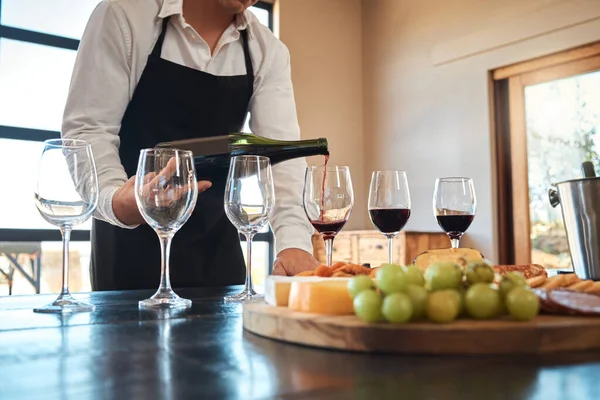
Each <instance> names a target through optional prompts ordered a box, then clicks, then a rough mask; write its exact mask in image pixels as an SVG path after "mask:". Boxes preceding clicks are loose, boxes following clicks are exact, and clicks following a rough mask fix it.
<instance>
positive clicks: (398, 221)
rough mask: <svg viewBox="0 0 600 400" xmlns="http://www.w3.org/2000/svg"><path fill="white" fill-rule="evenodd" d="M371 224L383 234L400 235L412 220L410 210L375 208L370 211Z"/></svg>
mask: <svg viewBox="0 0 600 400" xmlns="http://www.w3.org/2000/svg"><path fill="white" fill-rule="evenodd" d="M369 215H370V216H371V222H373V225H375V226H376V227H377V229H379V231H380V232H381V233H384V234H385V233H398V232H400V231H401V230H402V228H404V225H406V223H407V222H408V219H409V218H410V209H409V208H374V209H371V210H369Z"/></svg>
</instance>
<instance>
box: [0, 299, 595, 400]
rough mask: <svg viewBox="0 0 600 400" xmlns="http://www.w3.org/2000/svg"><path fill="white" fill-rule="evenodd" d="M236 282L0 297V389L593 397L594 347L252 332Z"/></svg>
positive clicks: (64, 393) (26, 392) (80, 394)
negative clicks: (512, 350) (465, 352)
mask: <svg viewBox="0 0 600 400" xmlns="http://www.w3.org/2000/svg"><path fill="white" fill-rule="evenodd" d="M238 290H239V287H232V288H206V289H178V292H180V293H181V295H182V296H185V297H187V298H192V299H193V300H194V304H193V307H192V308H191V309H190V310H184V311H180V312H174V313H173V312H171V313H169V312H162V313H159V312H154V311H139V310H138V309H137V301H138V300H139V299H142V298H145V297H147V296H148V295H150V294H151V292H152V291H132V292H104V293H92V294H86V295H79V296H78V297H79V298H81V299H84V300H89V301H91V302H93V303H94V304H96V306H97V311H96V312H93V313H86V314H74V315H70V316H55V315H43V314H34V313H33V312H32V311H31V309H32V307H34V306H36V305H39V304H43V303H44V302H46V300H47V298H46V297H48V296H12V297H1V298H0V376H1V377H2V379H1V380H2V382H3V383H2V391H1V392H0V393H1V395H0V398H8V399H13V398H14V399H21V398H22V399H32V398H61V397H63V398H65V397H77V398H90V397H91V398H111V399H119V398H167V399H181V398H188V397H190V398H219V399H222V398H244V399H246V398H249V399H253V398H274V397H279V396H281V397H284V398H286V397H293V398H310V399H319V398H327V399H330V398H333V399H337V398H340V399H363V398H364V399H376V398H377V399H382V398H400V397H402V398H407V399H419V398H425V399H471V398H472V399H496V398H497V399H563V398H564V399H569V400H577V399H594V398H596V395H597V393H599V392H600V383H599V380H598V379H597V376H598V374H599V373H600V351H596V352H585V353H564V354H555V355H543V356H511V357H506V356H502V357H487V356H486V357H425V356H416V355H414V356H394V355H381V354H380V355H375V354H361V353H346V352H339V351H328V350H322V349H314V348H308V347H302V346H296V345H290V344H286V343H282V342H277V341H273V340H270V339H266V338H262V337H258V336H255V335H253V334H251V333H248V332H245V331H243V329H242V319H241V305H239V304H225V303H224V302H223V301H222V297H223V295H225V294H229V293H235V292H236V291H238Z"/></svg>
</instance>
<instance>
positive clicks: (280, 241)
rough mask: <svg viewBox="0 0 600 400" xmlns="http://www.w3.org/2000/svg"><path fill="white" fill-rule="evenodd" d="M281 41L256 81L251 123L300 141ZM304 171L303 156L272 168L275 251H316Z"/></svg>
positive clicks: (275, 136)
mask: <svg viewBox="0 0 600 400" xmlns="http://www.w3.org/2000/svg"><path fill="white" fill-rule="evenodd" d="M279 43H280V45H279V46H277V48H276V49H275V51H274V53H273V57H272V59H271V65H270V66H269V68H268V70H267V72H266V73H265V75H264V76H263V78H262V79H261V80H260V81H257V82H256V85H255V92H254V95H253V97H252V100H251V103H250V116H251V118H250V122H249V126H250V129H251V130H252V132H254V133H255V134H257V135H260V136H264V137H268V138H273V139H280V140H300V127H299V125H298V117H297V113H296V104H295V100H294V91H293V86H292V80H291V69H290V54H289V51H288V49H287V47H286V46H285V45H284V44H283V43H281V42H279ZM305 170H306V161H305V160H304V159H303V158H302V159H294V160H289V161H285V162H283V163H280V164H277V165H275V166H274V167H273V178H274V186H275V199H276V203H275V212H274V215H273V218H272V219H271V227H272V228H273V231H274V233H275V249H276V253H279V252H281V251H282V250H285V249H289V248H298V249H302V250H305V251H307V252H309V253H311V254H312V252H313V247H312V241H311V237H312V234H313V232H314V229H313V227H312V225H311V224H310V222H309V221H308V219H307V217H306V214H305V212H304V208H303V204H302V195H303V186H304V173H305Z"/></svg>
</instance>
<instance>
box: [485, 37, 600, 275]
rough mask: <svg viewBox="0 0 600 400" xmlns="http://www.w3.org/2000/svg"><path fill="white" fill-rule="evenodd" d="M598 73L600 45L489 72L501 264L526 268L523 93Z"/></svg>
mask: <svg viewBox="0 0 600 400" xmlns="http://www.w3.org/2000/svg"><path fill="white" fill-rule="evenodd" d="M598 70H600V41H597V42H593V43H590V44H587V45H584V46H581V47H576V48H573V49H569V50H565V51H561V52H559V53H555V54H550V55H547V56H542V57H539V58H535V59H532V60H527V61H523V62H520V63H517V64H514V65H510V66H506V67H501V68H498V69H495V70H492V71H490V76H489V79H490V87H491V105H492V111H493V113H492V115H493V123H492V126H493V131H492V132H493V136H492V137H493V142H494V145H495V152H494V156H495V159H496V161H495V163H496V174H495V178H496V182H497V185H496V187H497V190H496V196H495V202H496V220H497V234H498V242H497V244H498V255H499V257H498V258H499V260H498V261H499V263H500V264H530V263H531V238H530V215H529V180H528V160H527V121H526V118H525V87H527V86H531V85H536V84H539V83H545V82H550V81H553V80H557V79H564V78H569V77H572V76H576V75H581V74H585V73H589V72H594V71H598Z"/></svg>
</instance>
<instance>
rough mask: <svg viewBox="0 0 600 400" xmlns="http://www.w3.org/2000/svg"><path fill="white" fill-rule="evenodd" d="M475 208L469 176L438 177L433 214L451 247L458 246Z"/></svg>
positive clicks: (473, 192) (475, 201) (471, 220)
mask: <svg viewBox="0 0 600 400" xmlns="http://www.w3.org/2000/svg"><path fill="white" fill-rule="evenodd" d="M476 209H477V199H476V198H475V188H474V187H473V181H472V180H471V179H469V178H439V179H437V180H436V181H435V190H434V192H433V214H434V215H435V218H436V219H437V222H438V224H439V226H440V227H441V228H442V229H443V230H444V232H446V234H447V235H448V237H449V238H450V243H451V244H452V248H453V249H457V248H458V247H459V244H460V243H459V242H460V239H461V237H462V236H463V234H464V233H465V232H466V231H467V229H468V228H469V226H470V225H471V223H472V222H473V218H475V211H476Z"/></svg>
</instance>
